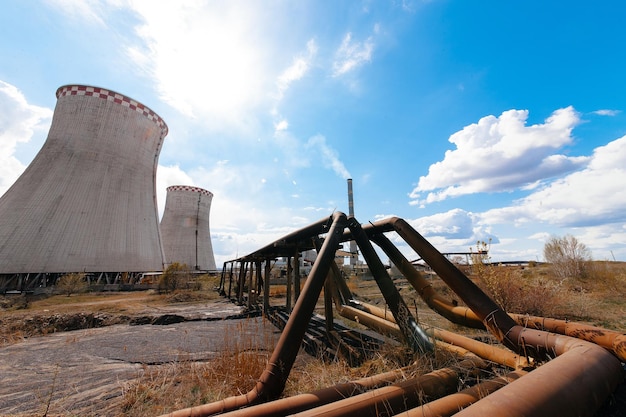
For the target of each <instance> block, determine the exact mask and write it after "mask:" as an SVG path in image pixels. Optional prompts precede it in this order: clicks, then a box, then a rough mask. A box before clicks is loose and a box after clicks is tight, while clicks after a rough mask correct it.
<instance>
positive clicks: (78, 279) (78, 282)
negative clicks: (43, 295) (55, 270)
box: [56, 272, 88, 297]
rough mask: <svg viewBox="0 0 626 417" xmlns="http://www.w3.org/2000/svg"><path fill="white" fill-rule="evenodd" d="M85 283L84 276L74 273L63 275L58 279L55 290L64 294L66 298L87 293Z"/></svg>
mask: <svg viewBox="0 0 626 417" xmlns="http://www.w3.org/2000/svg"><path fill="white" fill-rule="evenodd" d="M87 287H88V284H87V281H86V280H85V274H82V273H78V272H74V273H71V274H65V275H63V276H62V277H60V278H59V279H58V281H57V283H56V289H57V291H59V292H60V293H61V294H65V295H67V296H68V297H69V296H70V295H72V294H75V293H81V292H85V291H87Z"/></svg>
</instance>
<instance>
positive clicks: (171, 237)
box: [161, 185, 217, 271]
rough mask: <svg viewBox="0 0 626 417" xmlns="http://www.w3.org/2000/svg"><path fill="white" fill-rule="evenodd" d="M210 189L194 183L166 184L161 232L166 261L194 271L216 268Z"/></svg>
mask: <svg viewBox="0 0 626 417" xmlns="http://www.w3.org/2000/svg"><path fill="white" fill-rule="evenodd" d="M212 200H213V193H211V192H210V191H207V190H204V189H202V188H198V187H191V186H185V185H174V186H171V187H167V198H166V201H165V210H164V212H163V218H162V219H161V236H162V240H163V249H164V252H165V259H166V261H167V263H168V264H172V263H174V262H178V263H179V264H186V265H187V267H189V268H190V269H193V270H197V271H216V270H217V268H216V267H215V257H214V256H213V245H212V244H211V230H210V225H209V216H210V211H211V201H212Z"/></svg>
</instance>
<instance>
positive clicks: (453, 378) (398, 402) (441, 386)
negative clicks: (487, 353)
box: [294, 242, 486, 417]
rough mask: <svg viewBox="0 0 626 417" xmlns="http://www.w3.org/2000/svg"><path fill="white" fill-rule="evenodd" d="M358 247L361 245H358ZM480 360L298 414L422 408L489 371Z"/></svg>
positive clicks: (326, 416)
mask: <svg viewBox="0 0 626 417" xmlns="http://www.w3.org/2000/svg"><path fill="white" fill-rule="evenodd" d="M357 243H358V242H357ZM485 366H486V365H485V363H484V362H483V361H482V360H480V359H479V358H477V357H475V356H474V357H470V358H467V359H464V360H462V361H460V362H459V363H458V365H457V366H454V367H449V368H443V369H438V370H436V371H433V372H430V373H427V374H424V375H422V376H419V377H417V378H413V379H408V380H406V381H402V382H399V383H397V384H393V385H390V386H387V387H383V388H378V389H375V390H373V391H368V392H366V393H363V394H359V395H356V396H354V397H350V398H346V399H344V400H341V401H336V402H334V403H332V404H327V405H324V406H321V407H317V408H313V409H310V410H307V411H303V412H301V413H297V414H294V416H297V417H313V416H315V417H340V416H352V415H359V416H362V417H364V416H372V417H374V416H380V415H381V414H384V415H391V414H395V413H399V412H402V411H404V410H406V409H407V407H409V408H411V407H415V406H418V405H420V404H421V403H422V402H423V401H425V400H426V399H428V398H439V397H441V396H443V395H446V394H447V393H450V392H453V391H454V390H456V387H457V384H458V379H459V377H460V376H461V375H462V374H463V373H465V372H468V371H472V370H475V369H476V368H481V367H485Z"/></svg>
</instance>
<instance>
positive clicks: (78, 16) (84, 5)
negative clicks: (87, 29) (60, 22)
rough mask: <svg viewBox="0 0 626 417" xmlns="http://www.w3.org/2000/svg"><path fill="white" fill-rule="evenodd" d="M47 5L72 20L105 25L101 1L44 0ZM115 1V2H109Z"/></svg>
mask: <svg viewBox="0 0 626 417" xmlns="http://www.w3.org/2000/svg"><path fill="white" fill-rule="evenodd" d="M45 2H46V3H48V5H49V6H50V7H52V8H54V9H57V10H59V11H60V12H62V13H63V14H65V15H66V16H68V17H70V18H71V19H74V20H80V21H87V22H89V23H90V24H97V25H99V26H106V24H105V23H104V20H102V15H103V8H102V3H103V2H102V1H99V0H45ZM111 3H115V2H111Z"/></svg>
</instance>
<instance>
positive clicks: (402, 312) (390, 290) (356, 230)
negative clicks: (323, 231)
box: [348, 217, 433, 352]
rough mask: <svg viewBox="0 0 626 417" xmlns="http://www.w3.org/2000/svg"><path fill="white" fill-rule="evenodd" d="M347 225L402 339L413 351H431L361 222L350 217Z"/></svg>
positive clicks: (426, 337)
mask: <svg viewBox="0 0 626 417" xmlns="http://www.w3.org/2000/svg"><path fill="white" fill-rule="evenodd" d="M348 227H349V228H350V232H351V233H352V237H353V238H354V240H355V241H356V244H357V245H358V246H359V249H361V254H362V255H363V258H364V259H365V261H366V262H367V265H368V266H369V269H370V271H371V272H372V275H373V276H374V279H375V280H376V284H378V288H380V292H381V293H382V295H383V297H384V298H385V302H386V303H387V305H388V306H389V309H390V310H391V312H392V314H393V317H394V318H395V320H396V323H397V324H398V327H399V328H400V331H401V332H402V335H403V338H404V340H405V341H406V343H407V344H408V345H409V346H410V347H411V348H412V349H413V351H415V352H431V351H432V350H433V344H432V342H431V341H430V340H429V338H428V336H427V335H426V334H425V333H424V331H423V330H422V329H421V328H420V327H419V325H418V324H417V322H416V321H415V318H414V317H413V315H412V314H411V312H410V311H409V308H408V307H407V305H406V303H405V302H404V300H403V299H402V297H401V296H400V293H399V292H398V289H397V288H396V286H395V285H394V284H393V281H392V280H391V278H390V277H389V274H388V273H387V270H386V269H385V266H384V265H383V263H382V261H381V260H380V258H379V257H378V255H377V254H376V251H375V250H374V247H373V246H372V244H371V242H370V241H369V238H368V237H367V234H366V233H365V232H364V231H363V228H362V227H361V224H360V223H359V222H358V221H357V220H356V219H355V218H354V217H350V218H349V219H348Z"/></svg>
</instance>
